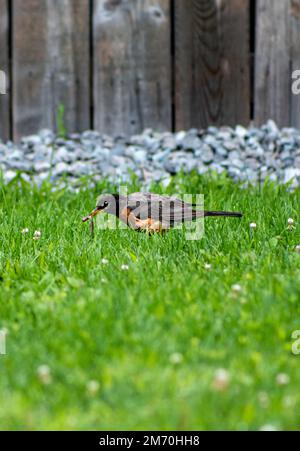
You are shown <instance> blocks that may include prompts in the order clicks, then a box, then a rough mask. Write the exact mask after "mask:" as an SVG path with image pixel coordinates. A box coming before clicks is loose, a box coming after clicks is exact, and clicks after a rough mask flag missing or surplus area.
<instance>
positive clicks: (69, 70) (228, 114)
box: [0, 0, 300, 140]
mask: <svg viewBox="0 0 300 451" xmlns="http://www.w3.org/2000/svg"><path fill="white" fill-rule="evenodd" d="M296 69H300V0H0V70H3V71H5V72H6V74H7V77H8V82H9V89H8V93H7V94H6V95H4V96H3V95H2V96H0V137H1V138H3V139H7V138H9V137H13V138H14V139H16V140H18V139H19V138H20V137H21V136H23V135H25V134H31V133H34V132H37V131H38V130H39V129H41V128H45V127H48V128H55V126H56V118H57V111H58V107H59V105H61V104H63V105H64V106H65V124H66V128H67V129H68V130H69V131H81V130H84V129H88V128H95V129H97V130H99V131H101V132H105V133H108V134H119V133H125V134H134V133H137V132H140V131H141V130H142V129H144V128H147V127H152V128H154V129H158V130H170V129H187V128H189V127H205V126H207V125H213V124H217V125H222V124H229V125H232V124H236V123H242V124H245V125H247V124H249V122H250V120H254V121H255V122H256V123H257V124H261V123H262V122H264V121H265V120H266V119H268V118H269V117H272V118H273V119H275V120H276V121H277V122H278V124H279V125H281V126H284V125H294V126H298V127H300V96H295V95H292V92H291V76H292V71H293V70H296Z"/></svg>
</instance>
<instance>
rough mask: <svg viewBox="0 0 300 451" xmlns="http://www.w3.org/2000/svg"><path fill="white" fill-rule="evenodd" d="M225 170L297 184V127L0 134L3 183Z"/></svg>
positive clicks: (165, 177) (248, 179) (158, 177)
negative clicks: (1, 137)
mask: <svg viewBox="0 0 300 451" xmlns="http://www.w3.org/2000/svg"><path fill="white" fill-rule="evenodd" d="M210 170H212V171H214V172H216V173H217V174H221V173H222V172H224V171H225V172H226V173H227V174H228V175H229V176H230V177H232V178H233V179H234V180H235V181H240V182H244V185H245V186H247V184H249V183H250V184H255V183H261V182H263V181H264V180H265V179H266V178H269V179H270V180H272V181H277V182H279V183H284V184H286V183H288V184H289V187H290V189H295V188H297V187H299V186H300V130H297V129H295V128H283V129H279V128H278V127H277V125H276V124H275V122H274V121H272V120H269V121H268V122H267V123H266V124H265V125H263V126H262V127H260V128H256V127H250V128H245V127H243V126H241V125H237V126H236V127H235V128H231V127H220V128H217V127H209V128H208V129H206V130H197V129H191V130H189V131H180V132H178V133H170V132H164V133H157V132H155V131H153V130H150V129H148V130H145V131H144V132H143V133H142V134H140V135H135V136H132V137H131V138H125V137H123V136H118V137H115V138H112V137H110V136H106V135H104V134H100V133H98V132H96V131H86V132H84V133H82V134H71V135H69V136H68V137H67V138H66V139H63V138H62V137H58V136H56V135H55V134H54V133H53V132H52V131H51V130H41V131H40V133H39V134H38V135H33V136H27V137H24V138H23V139H22V140H21V142H20V143H19V144H14V143H12V142H7V143H3V142H2V141H0V171H1V172H3V176H4V180H5V182H7V183H8V182H10V181H11V180H13V179H14V177H15V176H16V175H17V174H18V173H21V174H22V177H23V178H24V179H25V180H33V181H34V182H35V183H38V184H40V183H42V182H43V181H44V180H45V179H47V178H49V179H50V180H51V182H52V183H53V184H54V185H55V184H56V183H57V182H59V181H60V180H61V179H62V178H64V180H65V179H67V180H70V181H71V182H72V183H73V182H74V183H75V184H76V183H79V182H80V178H82V177H86V176H88V177H90V179H91V182H92V181H93V180H96V181H98V180H101V178H104V177H107V178H108V179H109V180H111V181H113V182H118V183H121V182H124V183H126V182H127V181H129V180H130V179H131V177H132V173H135V174H136V175H137V177H138V178H139V179H140V180H141V181H143V182H144V185H145V186H149V184H150V183H151V182H152V181H161V182H162V183H163V184H164V185H165V186H167V185H168V183H169V182H170V180H171V176H172V175H175V174H177V173H179V172H181V171H183V172H185V173H189V172H191V171H197V172H198V173H199V174H204V173H206V172H208V171H210Z"/></svg>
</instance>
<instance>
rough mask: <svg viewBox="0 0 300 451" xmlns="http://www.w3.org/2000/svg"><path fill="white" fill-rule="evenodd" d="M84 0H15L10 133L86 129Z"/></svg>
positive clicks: (86, 21) (87, 73) (86, 6)
mask: <svg viewBox="0 0 300 451" xmlns="http://www.w3.org/2000/svg"><path fill="white" fill-rule="evenodd" d="M89 13H90V11H89V0H26V1H24V0H14V2H13V29H14V36H13V54H14V61H13V80H14V84H13V88H14V96H13V115H14V137H15V138H16V139H19V138H20V137H21V136H22V135H24V134H30V133H34V132H37V131H38V130H39V129H41V128H44V127H48V128H52V129H55V128H56V117H57V110H58V107H59V105H60V104H63V105H64V106H65V125H66V128H67V130H68V131H69V132H72V131H81V130H83V129H86V128H89V127H90V125H91V124H90V97H91V96H90V54H89V53H90V52H89V49H90V46H89V36H90V28H89V25H90V20H89V17H90V16H89Z"/></svg>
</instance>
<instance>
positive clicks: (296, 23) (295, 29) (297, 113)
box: [290, 0, 300, 128]
mask: <svg viewBox="0 0 300 451" xmlns="http://www.w3.org/2000/svg"><path fill="white" fill-rule="evenodd" d="M290 17H291V74H290V76H291V75H292V73H293V72H294V71H296V70H300V0H291V9H290ZM290 125H291V126H293V127H297V128H300V95H299V94H297V95H295V94H293V93H291V114H290Z"/></svg>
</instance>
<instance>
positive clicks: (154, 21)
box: [94, 0, 172, 135]
mask: <svg viewBox="0 0 300 451" xmlns="http://www.w3.org/2000/svg"><path fill="white" fill-rule="evenodd" d="M94 5H95V10H94V55H95V61H94V102H95V128H96V129H98V130H99V131H101V132H105V133H110V134H113V135H115V134H119V133H123V134H126V135H129V134H134V133H137V132H140V131H142V130H143V129H144V128H148V127H152V128H154V129H157V130H165V129H170V128H171V117H172V114H171V52H170V49H171V47H170V35H171V30H170V22H171V21H170V1H169V0H135V1H130V0H94Z"/></svg>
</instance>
